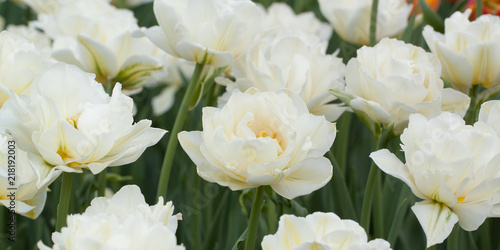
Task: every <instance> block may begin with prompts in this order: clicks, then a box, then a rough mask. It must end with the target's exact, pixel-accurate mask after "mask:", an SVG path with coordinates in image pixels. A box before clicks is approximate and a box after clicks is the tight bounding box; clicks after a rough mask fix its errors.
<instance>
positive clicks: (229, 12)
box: [144, 0, 263, 67]
mask: <svg viewBox="0 0 500 250" xmlns="http://www.w3.org/2000/svg"><path fill="white" fill-rule="evenodd" d="M154 12H155V16H156V20H157V21H158V24H159V26H154V27H152V28H150V29H147V30H144V33H145V34H146V36H148V37H149V38H150V39H151V41H153V43H154V44H156V45H157V46H158V47H160V48H161V49H162V50H164V51H166V52H167V53H169V54H171V55H173V56H176V57H181V58H184V59H186V60H188V61H192V62H197V63H202V62H204V63H205V64H207V65H212V66H215V67H223V66H227V65H229V64H231V63H232V62H233V60H234V59H237V58H238V57H239V56H241V55H242V54H244V53H245V52H246V51H247V50H248V49H250V48H251V46H252V45H253V44H254V43H255V41H257V39H258V38H259V37H260V27H261V25H260V23H261V21H262V20H261V19H262V18H263V17H262V12H261V11H260V10H259V8H258V7H257V5H255V4H254V3H253V2H252V1H250V0H239V1H234V0H213V1H203V0H155V1H154Z"/></svg>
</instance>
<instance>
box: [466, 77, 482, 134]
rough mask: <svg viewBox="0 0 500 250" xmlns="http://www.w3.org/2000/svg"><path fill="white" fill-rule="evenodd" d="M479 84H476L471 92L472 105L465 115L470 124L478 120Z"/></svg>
mask: <svg viewBox="0 0 500 250" xmlns="http://www.w3.org/2000/svg"><path fill="white" fill-rule="evenodd" d="M478 88H479V85H474V86H473V87H472V88H471V89H470V92H469V96H470V105H469V109H468V110H467V113H466V115H465V122H466V123H467V124H468V125H473V124H474V123H475V122H476V117H477V106H478V105H477V94H478Z"/></svg>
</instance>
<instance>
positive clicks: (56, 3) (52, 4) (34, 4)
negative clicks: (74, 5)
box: [12, 0, 106, 14]
mask: <svg viewBox="0 0 500 250" xmlns="http://www.w3.org/2000/svg"><path fill="white" fill-rule="evenodd" d="M12 1H14V2H16V3H17V4H19V5H27V6H29V7H30V8H31V9H32V10H34V11H35V12H36V13H37V14H45V13H57V12H59V11H60V10H61V8H62V6H63V5H65V4H67V3H68V2H71V1H73V0H12ZM102 1H106V0H102Z"/></svg>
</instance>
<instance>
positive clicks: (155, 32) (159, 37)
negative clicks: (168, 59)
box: [143, 1, 177, 56]
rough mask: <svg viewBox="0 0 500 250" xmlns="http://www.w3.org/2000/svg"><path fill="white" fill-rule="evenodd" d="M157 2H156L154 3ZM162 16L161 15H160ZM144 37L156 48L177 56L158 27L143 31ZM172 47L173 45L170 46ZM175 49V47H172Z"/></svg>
mask: <svg viewBox="0 0 500 250" xmlns="http://www.w3.org/2000/svg"><path fill="white" fill-rule="evenodd" d="M156 2H158V1H156ZM162 16H163V14H162ZM143 32H144V35H146V36H147V37H148V38H149V40H151V42H153V43H154V44H155V45H156V46H158V48H160V49H162V50H163V51H165V52H167V53H169V54H171V55H174V56H175V55H177V54H176V53H175V52H174V51H173V50H172V48H171V47H170V46H168V45H169V43H171V42H170V41H169V40H168V38H167V36H166V35H165V33H164V32H163V30H162V28H161V27H158V26H153V27H151V28H149V29H146V30H143ZM171 46H173V45H171ZM173 47H174V48H175V46H173Z"/></svg>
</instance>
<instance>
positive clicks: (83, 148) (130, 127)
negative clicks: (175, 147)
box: [0, 63, 166, 174]
mask: <svg viewBox="0 0 500 250" xmlns="http://www.w3.org/2000/svg"><path fill="white" fill-rule="evenodd" d="M93 78H94V75H92V74H88V73H85V72H83V71H81V70H80V69H78V68H77V67H75V66H72V65H66V64H62V63H58V64H56V65H55V66H53V67H51V68H49V69H48V70H46V71H44V72H43V73H42V74H40V76H39V77H37V78H35V80H34V81H33V83H32V85H31V95H30V97H29V98H28V97H26V96H22V95H21V96H18V95H16V94H14V93H11V95H12V96H11V98H9V99H8V100H7V102H5V104H4V107H3V108H2V109H1V110H0V121H1V122H0V130H2V129H4V130H6V131H7V132H9V133H10V134H11V135H13V137H14V139H15V140H16V142H17V143H18V144H19V145H20V147H21V148H22V149H24V150H26V151H29V152H31V153H34V154H39V155H41V157H42V158H43V159H44V160H45V161H46V162H47V163H48V164H51V165H53V166H56V167H58V168H60V169H62V170H63V171H69V172H74V171H81V169H82V168H89V169H90V171H92V173H94V174H97V173H99V172H101V171H102V170H103V169H104V168H106V167H108V166H119V165H123V164H127V163H130V162H133V161H135V160H136V159H137V158H139V156H140V155H141V154H142V152H144V150H145V149H146V147H149V146H151V145H154V144H156V143H157V142H158V141H159V140H160V139H161V137H162V136H163V135H164V134H165V132H166V131H164V130H162V129H156V128H151V127H150V126H151V121H149V120H141V121H139V122H138V123H137V124H133V122H134V119H133V117H132V106H133V101H132V99H131V98H130V97H127V96H125V95H123V94H122V93H121V91H120V89H121V85H120V84H117V85H116V86H115V88H114V89H113V95H112V96H111V97H110V96H108V95H107V94H106V93H105V92H104V89H103V87H102V85H101V84H99V83H98V82H96V81H95V80H94V79H93Z"/></svg>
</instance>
